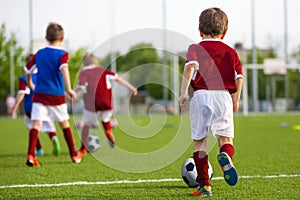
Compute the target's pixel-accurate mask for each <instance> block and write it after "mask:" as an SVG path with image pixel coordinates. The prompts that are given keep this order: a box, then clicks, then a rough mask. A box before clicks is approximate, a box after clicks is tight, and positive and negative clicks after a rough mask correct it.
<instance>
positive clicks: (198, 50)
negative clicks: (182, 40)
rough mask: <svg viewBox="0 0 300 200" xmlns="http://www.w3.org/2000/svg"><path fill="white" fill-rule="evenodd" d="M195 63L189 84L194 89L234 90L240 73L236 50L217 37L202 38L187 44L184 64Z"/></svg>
mask: <svg viewBox="0 0 300 200" xmlns="http://www.w3.org/2000/svg"><path fill="white" fill-rule="evenodd" d="M188 64H196V65H197V68H196V69H197V70H196V71H195V72H194V74H193V77H192V80H191V86H192V88H193V89H194V91H196V90H200V89H206V90H228V91H229V92H230V93H235V92H236V83H235V80H236V79H237V78H238V77H243V75H242V65H241V62H240V59H239V57H238V55H237V53H236V51H235V50H234V49H233V48H231V47H229V46H228V45H226V44H224V43H223V42H222V41H221V40H217V39H204V40H202V41H201V42H200V43H199V44H192V45H190V46H189V49H188V52H187V54H186V65H188Z"/></svg>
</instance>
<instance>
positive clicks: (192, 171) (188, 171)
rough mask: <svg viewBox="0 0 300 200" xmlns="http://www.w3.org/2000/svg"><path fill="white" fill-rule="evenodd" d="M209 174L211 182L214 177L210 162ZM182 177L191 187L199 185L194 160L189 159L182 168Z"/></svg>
mask: <svg viewBox="0 0 300 200" xmlns="http://www.w3.org/2000/svg"><path fill="white" fill-rule="evenodd" d="M208 174H209V179H210V180H211V179H212V176H213V169H212V166H211V164H210V162H208ZM181 176H182V179H183V181H184V182H185V183H186V184H187V185H188V186H189V187H197V186H198V185H199V181H198V173H197V170H196V165H195V161H194V158H188V159H187V160H186V161H184V163H183V164H182V167H181Z"/></svg>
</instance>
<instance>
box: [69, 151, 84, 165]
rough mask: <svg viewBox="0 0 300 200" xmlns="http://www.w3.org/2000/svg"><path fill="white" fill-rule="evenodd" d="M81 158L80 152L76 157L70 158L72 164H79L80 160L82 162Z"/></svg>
mask: <svg viewBox="0 0 300 200" xmlns="http://www.w3.org/2000/svg"><path fill="white" fill-rule="evenodd" d="M82 158H83V154H82V152H81V151H80V150H79V151H77V155H76V156H72V157H71V159H72V162H73V163H80V162H81V160H82Z"/></svg>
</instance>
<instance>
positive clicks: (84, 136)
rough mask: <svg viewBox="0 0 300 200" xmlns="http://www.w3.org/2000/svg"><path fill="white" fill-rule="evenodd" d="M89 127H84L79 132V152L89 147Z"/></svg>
mask: <svg viewBox="0 0 300 200" xmlns="http://www.w3.org/2000/svg"><path fill="white" fill-rule="evenodd" d="M89 129H90V127H89V126H86V125H84V126H83V127H82V131H81V148H80V149H81V150H84V149H87V147H88V145H89Z"/></svg>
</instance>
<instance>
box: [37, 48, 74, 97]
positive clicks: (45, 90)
mask: <svg viewBox="0 0 300 200" xmlns="http://www.w3.org/2000/svg"><path fill="white" fill-rule="evenodd" d="M67 62H68V53H67V52H66V51H64V50H62V49H60V48H55V47H52V46H51V47H46V48H44V49H41V50H39V51H38V52H37V54H36V56H35V64H36V67H37V68H38V76H37V85H36V88H35V92H36V93H40V94H49V95H57V96H63V95H64V79H63V76H62V74H61V72H60V70H61V67H63V66H64V65H67Z"/></svg>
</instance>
